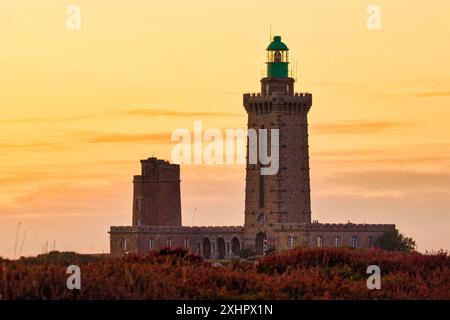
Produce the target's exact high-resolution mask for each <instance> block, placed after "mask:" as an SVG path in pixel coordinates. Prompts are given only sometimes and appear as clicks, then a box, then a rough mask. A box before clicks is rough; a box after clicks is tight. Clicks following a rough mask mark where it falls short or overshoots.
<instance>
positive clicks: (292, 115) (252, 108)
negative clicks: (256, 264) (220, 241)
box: [244, 36, 312, 254]
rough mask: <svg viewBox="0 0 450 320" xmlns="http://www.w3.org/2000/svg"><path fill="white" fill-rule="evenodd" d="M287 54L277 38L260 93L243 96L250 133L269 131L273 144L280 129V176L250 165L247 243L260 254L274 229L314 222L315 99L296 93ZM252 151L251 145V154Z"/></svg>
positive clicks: (286, 50) (247, 185) (271, 240)
mask: <svg viewBox="0 0 450 320" xmlns="http://www.w3.org/2000/svg"><path fill="white" fill-rule="evenodd" d="M288 50H289V49H288V47H287V46H286V45H285V44H284V43H283V42H282V41H281V37H279V36H275V37H274V38H273V41H272V42H271V43H270V45H269V46H268V47H267V77H264V78H262V79H261V93H257V94H244V106H245V110H246V111H247V114H248V129H255V130H256V131H258V130H259V129H267V131H268V136H269V138H268V142H269V144H270V142H271V141H270V130H271V129H278V130H279V131H278V132H279V170H278V173H277V174H275V175H261V170H260V167H261V165H260V164H249V163H248V161H247V169H246V190H245V225H244V226H245V230H246V231H245V238H244V243H245V247H247V248H254V251H255V252H256V253H257V254H264V250H265V248H267V246H269V247H270V246H271V245H272V243H273V241H274V238H275V236H276V235H275V231H274V229H275V228H276V227H280V225H281V224H292V223H294V224H305V225H306V224H310V223H311V199H310V180H309V154H308V117H307V115H308V111H309V109H310V107H311V105H312V96H311V94H299V93H294V82H295V79H293V78H291V77H289V72H288V65H289V59H288ZM268 150H270V148H268ZM248 151H249V150H248V147H247V156H248ZM258 163H259V162H258Z"/></svg>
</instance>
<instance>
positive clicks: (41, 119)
mask: <svg viewBox="0 0 450 320" xmlns="http://www.w3.org/2000/svg"><path fill="white" fill-rule="evenodd" d="M95 117H96V116H94V115H81V116H73V117H52V118H51V117H30V118H16V119H0V123H2V124H20V123H36V122H67V121H76V120H85V119H92V118H95Z"/></svg>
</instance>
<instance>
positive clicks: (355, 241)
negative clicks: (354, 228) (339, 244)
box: [352, 236, 358, 248]
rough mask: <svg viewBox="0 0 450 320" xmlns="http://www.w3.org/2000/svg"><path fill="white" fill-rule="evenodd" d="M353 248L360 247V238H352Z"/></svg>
mask: <svg viewBox="0 0 450 320" xmlns="http://www.w3.org/2000/svg"><path fill="white" fill-rule="evenodd" d="M352 247H353V248H357V247H358V237H357V236H353V237H352Z"/></svg>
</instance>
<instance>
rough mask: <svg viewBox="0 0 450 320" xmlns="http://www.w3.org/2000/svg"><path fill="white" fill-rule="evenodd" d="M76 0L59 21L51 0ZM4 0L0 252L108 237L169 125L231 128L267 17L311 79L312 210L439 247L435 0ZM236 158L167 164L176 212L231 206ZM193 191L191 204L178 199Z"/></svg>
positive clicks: (0, 20)
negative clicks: (371, 22) (377, 24)
mask: <svg viewBox="0 0 450 320" xmlns="http://www.w3.org/2000/svg"><path fill="white" fill-rule="evenodd" d="M72 3H74V4H77V5H79V6H80V8H81V30H79V31H68V30H67V28H66V18H67V14H66V9H67V6H68V5H69V4H72ZM371 3H372V2H371V1H364V0H346V1H339V2H338V1H334V0H329V1H325V0H322V1H277V2H276V3H274V2H273V1H245V2H243V1H221V2H219V1H203V0H202V1H195V2H186V1H170V2H161V1H159V2H153V1H146V0H129V1H105V0H97V1H87V0H76V1H71V2H65V1H51V0H41V1H32V0H28V1H20V2H17V1H8V2H2V3H0V39H1V41H0V70H1V72H0V86H1V92H0V108H1V114H0V133H1V135H0V164H1V167H0V240H1V241H0V255H2V256H9V257H12V256H13V254H14V244H15V237H16V229H17V225H18V223H19V221H20V222H21V229H20V235H19V245H18V247H19V248H18V249H17V252H19V251H20V247H21V242H22V237H23V234H24V232H25V230H26V232H27V234H26V238H25V241H24V244H23V251H22V254H23V255H28V254H37V253H40V252H41V251H42V246H43V244H45V243H46V242H47V239H48V242H49V247H50V248H51V247H53V243H54V242H55V246H56V249H58V250H70V249H72V250H77V251H80V252H102V251H105V252H107V251H108V250H109V238H108V234H107V230H108V228H109V226H110V225H128V224H130V223H131V196H132V184H131V179H132V175H134V174H138V173H139V160H140V159H143V158H147V157H149V156H152V155H153V154H154V155H155V156H158V157H160V158H169V156H170V150H171V148H172V146H173V143H172V142H170V138H169V137H170V133H171V132H172V131H173V130H174V129H177V128H188V129H192V128H193V123H194V121H195V120H201V121H203V123H204V126H205V127H206V128H220V129H224V128H239V127H241V128H244V127H245V125H246V117H245V112H244V109H243V107H242V93H244V92H256V91H258V89H259V78H260V75H261V71H262V70H263V69H264V67H265V65H264V60H265V50H264V49H265V48H266V46H267V44H268V38H269V25H270V24H271V25H272V30H273V34H280V35H281V36H282V37H283V40H284V41H285V42H286V43H287V45H288V46H289V48H290V49H291V51H290V57H291V61H294V60H296V61H298V80H299V81H298V83H297V86H296V89H297V91H302V92H305V91H307V92H311V93H312V94H313V107H312V109H311V112H310V117H309V121H310V150H311V178H312V201H313V203H312V209H313V218H314V219H318V220H319V221H321V222H347V220H350V221H352V222H364V221H365V222H370V223H372V222H373V223H395V224H397V226H398V228H399V229H400V230H401V231H402V232H404V233H405V234H407V235H408V236H412V237H413V238H414V239H416V240H417V242H418V244H419V250H421V251H425V250H432V249H439V248H444V249H450V237H449V232H448V230H450V209H449V208H450V165H449V164H450V161H449V160H450V156H449V150H450V130H449V128H448V124H449V123H450V108H449V102H450V58H449V57H450V42H449V41H448V39H450V20H449V19H448V14H449V12H450V2H448V1H446V0H442V1H439V0H434V1H428V2H424V1H421V0H416V1H411V0H409V1H407V0H397V1H387V0H386V1H377V3H378V4H379V5H380V8H381V12H382V29H381V30H379V31H374V30H372V31H371V30H368V29H367V27H366V20H367V13H366V9H367V7H368V5H369V4H371ZM244 177H245V172H244V167H243V166H238V165H234V166H219V167H207V166H195V165H186V166H182V204H183V208H182V209H183V222H184V224H186V225H191V224H195V225H239V224H242V223H243V208H244V198H243V197H244ZM194 207H197V208H198V210H197V211H196V213H195V215H194Z"/></svg>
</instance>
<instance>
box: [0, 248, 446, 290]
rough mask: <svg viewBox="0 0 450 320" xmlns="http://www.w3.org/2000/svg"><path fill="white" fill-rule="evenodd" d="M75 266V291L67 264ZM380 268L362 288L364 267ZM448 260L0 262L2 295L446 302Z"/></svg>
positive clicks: (408, 256) (290, 255) (369, 255)
mask: <svg viewBox="0 0 450 320" xmlns="http://www.w3.org/2000/svg"><path fill="white" fill-rule="evenodd" d="M74 262H77V263H78V265H79V266H80V268H81V279H82V280H81V282H82V284H81V290H73V291H70V290H68V289H67V288H66V279H67V277H68V275H67V274H66V267H67V265H69V264H73V263H74ZM371 264H376V265H378V266H380V268H381V272H382V274H381V276H382V280H381V283H382V287H381V290H368V289H367V286H366V279H367V277H368V275H367V274H366V269H367V266H369V265H371ZM449 279H450V257H449V256H448V254H447V253H445V252H437V253H431V254H420V253H417V252H414V253H400V252H387V251H382V250H379V249H373V250H353V249H346V248H341V249H334V248H323V249H318V248H315V249H313V248H297V249H293V250H290V251H286V252H281V253H274V254H272V255H271V256H267V257H265V258H262V259H259V260H255V261H248V260H234V261H230V262H229V263H227V264H225V265H224V266H223V267H214V265H212V264H211V263H210V262H208V261H203V260H202V259H201V258H200V257H198V256H196V255H193V254H192V253H189V252H187V251H186V250H183V249H168V248H166V249H163V250H161V251H159V252H152V253H149V254H147V255H137V254H130V255H127V256H125V257H123V258H112V257H107V256H105V257H93V258H92V259H89V258H88V257H83V258H80V257H79V256H78V255H74V254H66V253H52V255H51V257H47V258H46V257H43V256H41V257H39V258H38V259H35V260H33V259H32V258H28V259H26V260H25V259H21V260H18V261H8V260H2V261H0V299H450V281H449Z"/></svg>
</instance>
